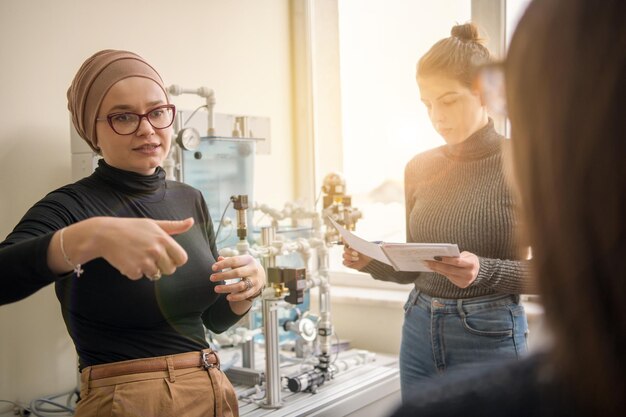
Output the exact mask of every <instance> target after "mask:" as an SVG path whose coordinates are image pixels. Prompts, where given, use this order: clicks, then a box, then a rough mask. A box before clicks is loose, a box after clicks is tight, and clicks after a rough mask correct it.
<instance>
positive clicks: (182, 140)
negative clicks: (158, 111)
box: [176, 127, 200, 151]
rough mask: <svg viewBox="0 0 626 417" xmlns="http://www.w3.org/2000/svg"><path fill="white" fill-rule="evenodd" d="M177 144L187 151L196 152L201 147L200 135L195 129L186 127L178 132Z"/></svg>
mask: <svg viewBox="0 0 626 417" xmlns="http://www.w3.org/2000/svg"><path fill="white" fill-rule="evenodd" d="M176 143H178V145H179V146H180V147H181V148H183V149H184V150H186V151H194V150H196V149H198V146H200V133H198V131H197V130H196V129H194V128H193V127H186V128H184V129H182V130H181V131H180V132H178V136H176Z"/></svg>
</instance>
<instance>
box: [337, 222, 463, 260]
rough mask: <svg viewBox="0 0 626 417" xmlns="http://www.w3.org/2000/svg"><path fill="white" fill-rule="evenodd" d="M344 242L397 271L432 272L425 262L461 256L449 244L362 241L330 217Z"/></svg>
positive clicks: (454, 247)
mask: <svg viewBox="0 0 626 417" xmlns="http://www.w3.org/2000/svg"><path fill="white" fill-rule="evenodd" d="M329 220H330V222H331V224H332V225H333V226H334V227H335V229H337V231H338V232H339V234H340V235H341V237H342V238H343V240H344V242H345V243H347V244H348V246H350V247H351V248H352V249H354V250H355V251H357V252H359V253H362V254H363V255H365V256H369V257H370V258H373V259H376V260H377V261H380V262H383V263H385V264H387V265H390V266H392V267H393V268H394V269H395V270H396V271H407V272H418V271H424V272H429V271H431V270H430V269H429V268H428V267H427V266H426V265H425V264H424V262H423V261H424V260H426V259H433V258H434V257H435V256H459V255H460V253H459V248H458V246H457V245H456V244H449V243H374V242H368V241H367V240H364V239H361V238H360V237H358V236H357V235H355V234H354V233H352V232H350V231H349V230H346V228H344V227H343V226H341V225H340V224H339V223H337V222H336V221H335V220H333V219H331V218H330V217H329Z"/></svg>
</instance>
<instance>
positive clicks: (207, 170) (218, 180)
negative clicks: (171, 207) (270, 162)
mask: <svg viewBox="0 0 626 417" xmlns="http://www.w3.org/2000/svg"><path fill="white" fill-rule="evenodd" d="M255 146H256V142H255V140H253V139H239V138H217V137H203V138H202V139H201V142H200V146H199V147H198V149H197V150H196V151H183V158H182V159H183V160H182V162H183V181H184V182H185V183H187V184H189V185H191V186H192V187H195V188H197V189H199V190H200V191H201V192H202V195H203V196H204V199H205V200H206V203H207V205H208V207H209V213H210V215H211V219H212V220H213V229H214V231H215V232H217V230H218V226H219V221H220V218H221V217H222V213H224V209H225V208H226V206H228V210H226V213H225V216H226V217H229V218H230V219H231V220H232V224H231V225H229V226H222V228H221V230H220V233H219V236H217V237H216V243H217V248H218V249H221V248H224V247H229V246H230V247H233V246H235V245H236V244H237V242H238V240H239V238H238V237H237V223H236V221H237V213H236V211H235V209H234V208H233V205H232V204H229V203H230V197H231V196H232V195H240V194H241V195H243V194H245V195H247V196H248V204H249V206H250V207H249V209H248V211H247V222H248V225H247V227H248V242H249V243H250V244H252V243H253V237H252V236H251V235H252V214H253V213H252V205H253V202H254V194H253V173H254V153H255Z"/></svg>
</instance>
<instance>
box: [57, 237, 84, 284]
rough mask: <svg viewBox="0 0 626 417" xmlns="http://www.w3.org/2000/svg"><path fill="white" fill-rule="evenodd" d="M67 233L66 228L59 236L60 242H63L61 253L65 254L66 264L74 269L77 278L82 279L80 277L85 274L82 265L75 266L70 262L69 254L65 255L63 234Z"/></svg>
mask: <svg viewBox="0 0 626 417" xmlns="http://www.w3.org/2000/svg"><path fill="white" fill-rule="evenodd" d="M64 232H65V227H64V228H63V229H61V233H60V234H59V240H60V241H61V253H62V254H63V259H65V262H66V263H67V264H68V265H69V266H71V267H72V270H73V271H74V273H75V274H76V276H77V277H80V275H81V274H82V273H83V272H85V271H84V270H83V268H82V267H81V265H80V264H76V265H74V263H73V262H72V261H71V260H70V257H69V256H67V254H66V253H65V248H64V247H63V233H64Z"/></svg>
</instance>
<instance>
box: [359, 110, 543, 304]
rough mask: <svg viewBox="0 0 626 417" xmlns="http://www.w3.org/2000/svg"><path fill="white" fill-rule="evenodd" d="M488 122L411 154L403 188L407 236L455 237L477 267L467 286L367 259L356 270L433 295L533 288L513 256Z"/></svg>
mask: <svg viewBox="0 0 626 417" xmlns="http://www.w3.org/2000/svg"><path fill="white" fill-rule="evenodd" d="M505 141H506V139H505V138H504V137H503V136H501V135H499V134H498V133H497V132H496V131H495V129H494V127H493V121H492V120H491V119H489V123H488V124H487V126H485V127H484V128H482V129H480V130H479V131H477V132H476V133H474V134H473V135H471V136H470V137H469V138H467V139H466V140H465V141H463V142H461V143H458V144H454V145H444V146H441V147H439V148H435V149H432V150H430V151H427V152H424V153H421V154H419V155H417V156H415V157H414V158H413V159H412V160H411V161H410V162H409V163H408V164H407V166H406V169H405V177H404V187H405V198H406V214H407V219H406V220H407V221H406V224H407V242H427V243H435V242H439V243H456V244H458V245H459V250H460V251H468V252H472V253H474V254H476V255H477V256H478V257H479V259H480V270H479V272H478V277H477V278H476V280H475V281H474V282H473V283H472V285H470V286H469V287H467V288H459V287H457V286H456V285H454V284H453V283H452V282H450V281H449V280H448V279H447V278H446V277H445V276H443V275H440V274H437V273H433V272H395V271H394V270H393V268H391V267H390V266H389V265H385V264H383V263H381V262H378V261H375V260H373V261H372V262H371V263H370V264H369V265H368V266H366V267H365V268H364V269H363V272H367V273H369V274H371V275H372V276H373V277H374V278H376V279H380V280H383V281H395V282H399V283H403V284H407V283H411V282H414V283H415V288H416V289H418V290H420V291H422V292H424V293H425V294H428V295H430V296H433V297H442V298H469V297H478V296H483V295H489V294H494V293H508V294H520V293H528V292H531V291H532V287H531V280H530V276H529V273H528V262H527V261H522V260H520V259H519V255H518V251H517V246H516V236H515V232H514V230H515V228H516V227H518V226H519V225H518V220H517V218H516V215H515V207H514V201H513V197H512V195H511V192H510V190H509V188H508V186H507V184H506V180H505V178H504V171H503V167H502V147H503V146H505Z"/></svg>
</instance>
